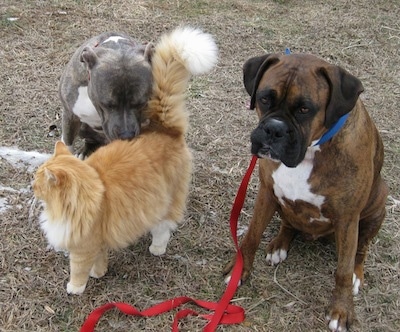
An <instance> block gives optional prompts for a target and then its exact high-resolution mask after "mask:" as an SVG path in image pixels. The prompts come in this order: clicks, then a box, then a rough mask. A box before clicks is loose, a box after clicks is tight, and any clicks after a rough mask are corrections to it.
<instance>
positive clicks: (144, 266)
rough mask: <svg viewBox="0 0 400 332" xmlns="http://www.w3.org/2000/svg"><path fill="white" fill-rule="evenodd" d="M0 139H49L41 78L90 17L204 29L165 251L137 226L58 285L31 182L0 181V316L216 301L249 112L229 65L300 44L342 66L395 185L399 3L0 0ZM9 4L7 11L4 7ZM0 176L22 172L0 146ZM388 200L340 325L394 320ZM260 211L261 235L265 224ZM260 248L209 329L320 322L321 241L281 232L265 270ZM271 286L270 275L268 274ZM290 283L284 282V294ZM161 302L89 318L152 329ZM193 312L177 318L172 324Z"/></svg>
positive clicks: (399, 243) (89, 25)
mask: <svg viewBox="0 0 400 332" xmlns="http://www.w3.org/2000/svg"><path fill="white" fill-rule="evenodd" d="M0 2H1V4H0V19H1V21H0V38H1V39H0V40H1V46H0V62H1V70H0V82H1V83H0V124H1V126H0V142H1V144H0V145H6V146H18V147H19V148H21V149H24V150H33V149H35V150H39V151H43V152H48V153H50V152H51V151H52V148H53V144H54V141H55V138H48V137H46V134H47V130H48V126H49V125H51V124H56V125H58V126H59V125H60V114H61V104H60V101H59V100H58V97H57V84H58V78H59V75H60V73H61V70H62V68H63V66H64V65H65V63H66V62H67V61H68V59H69V57H70V56H71V54H72V53H73V51H74V50H75V48H76V47H77V46H78V45H79V44H80V43H81V42H82V41H83V40H84V39H86V38H87V37H89V36H92V35H95V34H97V33H99V32H102V31H105V30H117V31H124V32H127V33H129V34H131V35H132V36H136V37H137V39H140V40H142V41H151V40H153V41H154V40H156V39H157V38H158V37H159V36H160V34H161V33H162V32H164V31H167V30H170V29H172V28H174V27H175V26H177V25H179V24H182V23H186V24H191V25H195V26H199V27H202V28H203V29H204V30H206V31H207V32H210V33H212V34H213V35H214V36H215V38H216V39H217V42H218V45H219V47H220V61H219V64H218V67H217V68H216V69H215V70H214V71H213V72H212V73H211V74H210V75H207V76H203V77H200V78H197V79H195V80H193V81H192V83H191V87H190V91H189V93H190V95H189V98H190V100H189V103H188V108H189V110H190V112H191V130H190V133H189V136H188V140H189V142H190V146H191V148H192V149H193V152H194V156H195V174H194V177H193V182H192V189H191V193H190V199H189V203H188V211H187V216H186V222H185V223H184V224H183V226H182V227H181V228H180V229H179V230H178V231H177V232H176V233H175V235H174V237H173V239H172V241H171V243H170V246H169V248H168V251H167V255H166V256H164V257H162V258H158V257H153V256H151V255H150V254H149V253H148V250H147V246H148V243H149V239H148V238H144V239H143V240H142V241H140V242H139V243H137V244H136V245H134V246H132V247H130V248H128V249H127V250H124V251H121V252H118V253H114V254H113V255H112V257H111V263H110V270H109V272H108V273H107V275H106V276H105V277H103V278H102V279H100V280H90V282H89V284H88V287H87V290H86V291H85V293H84V295H83V296H80V297H79V296H67V295H66V291H65V284H66V280H67V278H68V260H67V258H66V257H64V255H63V254H61V253H55V252H53V251H47V250H46V241H45V239H44V237H43V235H42V234H41V232H40V231H39V227H38V220H37V215H38V210H39V209H38V208H36V209H35V210H34V214H33V218H29V213H30V212H29V210H30V203H31V198H32V194H31V192H28V193H11V192H8V191H4V192H0V197H7V198H8V199H9V202H11V203H12V204H13V208H12V209H10V210H8V211H7V212H5V213H3V214H2V215H1V227H0V238H1V241H0V250H1V252H0V266H1V270H0V331H77V330H78V329H79V327H80V325H81V324H82V322H83V321H84V319H85V317H86V316H87V315H88V313H89V312H90V311H91V310H92V309H93V308H95V307H97V306H99V305H102V304H104V303H105V302H107V301H125V302H129V303H131V304H133V305H135V306H137V307H138V308H139V309H142V308H146V307H148V306H150V305H152V304H154V303H157V302H159V301H162V300H166V299H168V298H172V297H175V296H180V295H188V296H192V297H195V298H198V299H204V300H212V301H215V300H218V298H219V297H220V296H221V294H222V292H223V290H224V284H223V278H222V275H221V269H222V267H223V266H224V264H225V263H226V262H227V260H228V259H229V258H230V256H231V255H232V252H233V245H232V241H231V239H230V235H229V229H228V217H229V212H230V208H231V204H232V201H233V198H234V195H235V192H236V189H237V187H238V184H239V182H240V179H241V176H242V175H243V173H244V170H245V168H246V167H247V164H248V161H249V133H250V130H251V129H252V128H253V126H254V125H255V123H256V116H255V114H253V113H251V112H249V111H247V110H245V107H244V105H245V101H246V100H247V98H248V96H247V95H246V93H245V91H244V88H243V86H242V81H241V75H242V74H241V66H242V64H243V62H244V61H245V60H246V59H248V58H249V57H251V56H255V55H259V54H261V53H262V52H264V51H266V52H283V51H284V49H285V47H290V48H291V49H292V51H293V52H308V53H312V54H315V55H319V56H321V57H323V58H325V59H327V60H328V61H330V62H332V63H336V64H339V65H341V66H343V67H345V68H346V69H348V70H349V71H350V72H352V73H354V74H355V75H356V76H358V77H359V78H360V79H361V80H362V82H363V84H364V86H365V92H364V93H363V95H362V98H363V100H364V101H365V103H366V105H367V107H368V109H369V110H370V113H371V114H372V116H373V118H374V119H375V120H376V123H377V125H378V128H379V130H380V131H381V133H382V136H383V139H384V142H385V146H386V163H385V166H384V170H383V174H384V177H385V179H386V180H387V182H388V184H389V187H390V190H391V193H390V195H391V196H392V197H394V198H395V199H399V198H400V197H399V196H400V188H399V185H400V177H399V176H400V169H399V164H400V160H399V158H400V157H399V156H400V153H399V152H400V136H399V133H400V131H399V127H400V119H399V115H398V104H399V95H400V88H399V86H400V85H399V83H400V81H399V77H400V72H399V68H400V54H399V49H400V24H399V19H398V18H399V17H400V9H399V3H398V1H397V0H360V1H357V2H355V1H347V0H325V1H314V0H304V1H293V0H281V1H279V0H276V1H265V0H262V1H261V0H258V1H244V0H233V1H229V0H220V1H212V0H202V1H187V0H159V1H157V0H149V1H136V0H122V1H111V0H99V1H94V0H76V1H73V0H52V1H41V0H36V1H34V0H21V1H18V2H16V1H12V0H2V1H0ZM10 17H16V18H18V20H17V21H14V22H11V21H9V20H8V18H10ZM0 172H1V173H0V181H1V182H0V183H1V185H2V186H10V187H14V188H24V187H27V186H28V185H29V181H30V178H31V175H30V174H28V173H27V172H25V171H24V170H19V169H14V168H13V167H12V166H11V165H9V164H8V163H7V162H5V161H4V160H1V159H0ZM256 190H257V180H256V176H254V177H253V179H252V182H251V185H250V187H249V193H248V199H247V201H246V204H245V208H244V210H243V215H242V218H241V223H242V224H243V225H245V224H247V223H248V221H249V216H250V215H251V211H252V205H253V200H254V196H255V192H256ZM399 209H400V207H399V206H398V205H395V204H394V201H393V200H391V199H389V200H388V208H387V212H388V213H387V218H386V222H385V224H384V226H383V228H382V229H381V231H380V233H379V235H378V236H377V238H376V240H375V241H374V243H373V244H372V245H371V250H370V255H369V258H368V260H367V263H366V276H365V277H366V283H367V285H366V287H365V288H364V289H363V290H362V291H361V294H360V295H359V296H357V297H356V300H355V303H356V314H357V317H358V320H359V323H358V324H356V326H355V327H354V329H353V331H364V332H366V331H367V332H368V331H369V332H372V331H393V332H394V331H399V330H400V319H399V317H400V300H399V296H398V294H399V289H400V281H399V274H400V273H399V272H400V271H399V254H400V221H399V216H400V211H399ZM277 225H278V222H277V221H276V220H275V221H274V222H273V223H272V225H271V226H270V227H269V228H268V230H267V231H266V233H265V238H264V239H263V242H262V247H264V246H265V245H266V244H267V243H268V241H269V240H270V239H271V237H272V236H273V234H275V233H276V230H277ZM262 247H261V248H260V250H259V252H258V255H257V257H256V261H255V265H254V266H255V268H254V272H253V274H252V276H251V278H250V280H249V281H248V282H247V283H246V284H245V285H244V286H242V287H241V288H240V289H239V291H238V292H237V294H236V296H235V299H236V303H237V304H240V305H242V306H243V307H244V308H245V309H246V315H247V318H246V322H245V323H244V324H242V325H239V326H226V327H220V328H219V331H325V330H326V325H325V321H324V309H325V308H326V306H327V304H328V300H329V297H330V292H331V289H332V286H333V272H334V269H335V252H334V248H333V247H332V246H331V245H325V244H322V243H320V242H304V241H303V240H301V239H297V240H295V241H294V243H293V245H292V247H291V251H290V255H289V258H288V259H287V261H285V263H283V264H282V265H281V266H279V267H278V268H276V269H274V268H271V267H269V266H267V265H266V264H265V263H264V255H263V251H262ZM282 287H283V288H284V289H285V290H286V291H285V290H284V289H282ZM289 292H290V293H289ZM171 321H172V313H171V314H165V315H162V316H159V317H154V318H151V319H138V318H133V317H126V316H124V315H121V314H118V313H117V312H116V311H113V312H109V313H107V315H106V317H105V318H103V319H102V320H101V322H100V324H99V326H98V328H97V331H110V330H112V331H114V330H115V331H117V330H118V331H139V330H145V331H168V330H169V329H170V324H171ZM202 326H204V322H203V321H202V320H200V319H197V318H193V317H192V318H190V319H186V320H184V322H183V323H182V326H181V327H182V331H199V330H201V327H202Z"/></svg>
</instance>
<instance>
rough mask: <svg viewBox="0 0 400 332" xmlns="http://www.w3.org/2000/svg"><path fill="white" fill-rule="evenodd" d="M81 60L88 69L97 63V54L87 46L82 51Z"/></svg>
mask: <svg viewBox="0 0 400 332" xmlns="http://www.w3.org/2000/svg"><path fill="white" fill-rule="evenodd" d="M80 60H81V62H84V63H85V64H86V66H87V68H88V69H92V68H93V67H94V65H95V64H96V63H97V55H96V53H95V52H94V51H93V49H92V48H91V47H90V46H86V47H85V48H84V49H83V50H82V53H81V57H80Z"/></svg>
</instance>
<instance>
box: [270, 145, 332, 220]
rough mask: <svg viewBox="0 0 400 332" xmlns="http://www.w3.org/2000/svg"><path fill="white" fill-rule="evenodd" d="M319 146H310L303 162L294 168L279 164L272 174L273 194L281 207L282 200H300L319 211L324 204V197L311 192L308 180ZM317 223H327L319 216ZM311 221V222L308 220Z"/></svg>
mask: <svg viewBox="0 0 400 332" xmlns="http://www.w3.org/2000/svg"><path fill="white" fill-rule="evenodd" d="M319 150H320V148H319V146H311V147H309V148H308V149H307V152H306V156H305V158H304V160H303V161H302V162H301V163H300V164H299V165H297V167H295V168H290V167H287V166H285V165H284V164H281V165H280V166H279V167H278V168H277V169H276V170H275V171H274V172H273V173H272V178H273V180H274V193H275V196H276V197H277V198H278V199H279V202H280V203H281V204H282V205H285V201H284V199H283V198H286V199H288V200H291V201H295V200H302V201H305V202H308V203H310V204H312V205H314V206H316V207H318V208H319V209H320V208H321V206H322V204H323V203H324V200H325V197H324V196H322V195H318V194H314V193H312V192H311V186H310V184H309V183H308V179H309V177H310V175H311V171H312V169H313V160H314V155H315V152H317V151H319ZM318 220H319V221H328V220H327V219H326V218H324V217H323V216H322V215H321V218H319V219H318ZM310 221H312V220H310Z"/></svg>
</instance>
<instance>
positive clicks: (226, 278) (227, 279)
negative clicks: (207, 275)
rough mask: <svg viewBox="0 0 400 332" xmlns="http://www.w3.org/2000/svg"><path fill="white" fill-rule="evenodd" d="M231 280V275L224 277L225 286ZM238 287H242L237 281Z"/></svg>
mask: <svg viewBox="0 0 400 332" xmlns="http://www.w3.org/2000/svg"><path fill="white" fill-rule="evenodd" d="M231 279H232V276H231V275H229V276H226V277H225V284H229V282H230V281H231ZM240 286H242V280H239V282H238V287H240Z"/></svg>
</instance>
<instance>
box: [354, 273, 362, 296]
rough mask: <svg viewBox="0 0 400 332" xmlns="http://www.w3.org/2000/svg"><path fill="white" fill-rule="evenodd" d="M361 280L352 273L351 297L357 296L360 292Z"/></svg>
mask: <svg viewBox="0 0 400 332" xmlns="http://www.w3.org/2000/svg"><path fill="white" fill-rule="evenodd" d="M360 284H361V280H360V279H358V278H357V276H356V274H355V273H353V295H354V296H355V295H357V294H358V292H359V290H360Z"/></svg>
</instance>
